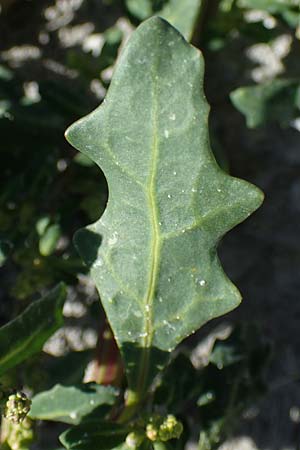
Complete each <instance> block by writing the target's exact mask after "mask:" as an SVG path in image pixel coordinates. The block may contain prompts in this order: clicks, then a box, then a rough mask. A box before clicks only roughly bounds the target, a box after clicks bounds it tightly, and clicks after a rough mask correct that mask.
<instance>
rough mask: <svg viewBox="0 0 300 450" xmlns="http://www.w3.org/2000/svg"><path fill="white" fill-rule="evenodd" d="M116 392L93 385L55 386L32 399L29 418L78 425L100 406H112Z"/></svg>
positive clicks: (105, 387) (107, 387) (108, 387)
mask: <svg viewBox="0 0 300 450" xmlns="http://www.w3.org/2000/svg"><path fill="white" fill-rule="evenodd" d="M117 395H118V391H117V390H116V389H115V388H113V387H111V386H100V385H98V384H95V383H91V384H86V385H82V386H62V385H61V384H57V385H56V386H54V387H53V388H52V389H50V390H49V391H44V392H41V393H40V394H37V395H36V396H35V397H34V398H33V399H32V405H31V410H30V417H31V418H33V419H41V420H55V421H58V422H65V423H70V424H79V423H80V422H81V420H82V418H83V417H84V416H86V415H87V414H90V413H91V412H92V411H93V410H95V408H98V407H99V406H102V405H113V404H114V403H115V401H116V396H117Z"/></svg>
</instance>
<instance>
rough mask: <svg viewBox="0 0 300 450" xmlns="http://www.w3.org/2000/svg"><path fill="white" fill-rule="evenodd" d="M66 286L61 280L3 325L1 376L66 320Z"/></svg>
mask: <svg viewBox="0 0 300 450" xmlns="http://www.w3.org/2000/svg"><path fill="white" fill-rule="evenodd" d="M64 301H65V287H64V285H63V284H62V283H61V284H59V285H58V286H57V287H56V288H54V289H53V290H52V291H50V292H49V293H48V294H47V295H45V296H44V297H42V298H41V299H39V300H37V301H35V302H33V303H32V304H31V305H30V306H29V307H28V308H27V309H26V310H25V311H24V312H23V313H22V314H21V315H20V316H18V317H16V318H15V319H14V320H12V321H11V322H9V323H8V324H6V325H4V326H3V327H2V328H0V376H1V375H3V373H4V372H6V371H7V370H8V369H11V368H12V367H14V366H16V365H17V364H19V363H21V362H22V361H24V360H25V359H27V358H29V357H30V356H32V355H33V354H35V353H37V352H39V351H40V350H41V349H42V347H43V345H44V343H45V342H46V340H47V339H48V338H49V337H50V336H51V335H52V334H53V333H54V332H55V331H56V330H57V329H58V328H60V327H61V326H62V324H63V316H62V308H63V303H64Z"/></svg>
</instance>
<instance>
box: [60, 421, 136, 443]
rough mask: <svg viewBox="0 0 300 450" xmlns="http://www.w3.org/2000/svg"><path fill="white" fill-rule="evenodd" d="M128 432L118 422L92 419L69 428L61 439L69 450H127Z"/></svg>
mask: <svg viewBox="0 0 300 450" xmlns="http://www.w3.org/2000/svg"><path fill="white" fill-rule="evenodd" d="M128 432H129V429H128V428H126V427H123V426H121V425H118V424H117V423H109V422H99V420H90V421H88V422H84V423H82V424H81V425H78V426H77V427H72V428H69V429H68V430H67V431H65V432H64V433H63V434H61V435H60V437H59V439H60V441H61V443H62V444H63V445H64V446H65V447H66V448H67V449H68V450H113V449H114V450H117V449H120V450H121V449H122V450H127V446H125V444H124V442H125V439H126V436H127V434H128ZM128 450H129V449H128Z"/></svg>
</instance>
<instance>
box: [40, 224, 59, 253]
mask: <svg viewBox="0 0 300 450" xmlns="http://www.w3.org/2000/svg"><path fill="white" fill-rule="evenodd" d="M60 236H61V228H60V226H59V225H58V224H53V225H50V226H49V227H48V228H47V229H46V231H45V233H44V234H43V236H42V237H41V238H40V242H39V250H40V254H41V255H43V256H49V255H51V253H53V252H54V250H55V248H56V244H57V242H58V239H59V238H60Z"/></svg>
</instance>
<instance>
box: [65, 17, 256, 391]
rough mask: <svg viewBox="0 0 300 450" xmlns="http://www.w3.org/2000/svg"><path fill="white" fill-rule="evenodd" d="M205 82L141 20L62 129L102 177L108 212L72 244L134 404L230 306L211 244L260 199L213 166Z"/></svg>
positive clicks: (158, 24)
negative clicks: (178, 351) (91, 99)
mask: <svg viewBox="0 0 300 450" xmlns="http://www.w3.org/2000/svg"><path fill="white" fill-rule="evenodd" d="M203 74H204V61H203V57H202V55H201V53H200V52H199V51H198V50H197V49H195V48H194V47H192V46H190V45H189V44H188V43H187V42H186V41H185V40H184V38H183V37H182V36H181V35H180V34H179V33H178V31H177V30H175V29H174V28H173V27H172V26H170V25H169V24H168V23H167V22H166V21H164V20H163V19H160V18H158V17H154V18H151V19H149V20H147V21H146V22H144V23H143V24H142V25H141V26H140V27H139V28H138V29H137V31H136V32H135V33H133V35H132V37H131V39H130V41H129V43H128V44H127V47H126V48H125V49H124V51H123V53H122V55H121V57H120V58H119V60H118V64H117V66H116V68H115V72H114V77H113V79H112V82H111V85H110V88H109V90H108V94H107V96H106V100H105V101H104V102H103V104H102V105H101V106H100V107H99V108H97V109H96V110H95V111H94V112H93V113H91V114H90V115H88V116H87V117H85V118H84V119H82V120H80V121H78V122H77V123H75V124H74V125H72V126H71V127H70V128H69V129H68V130H67V133H66V136H67V139H68V140H69V141H70V143H71V144H73V145H74V146H75V147H76V148H77V149H79V150H81V151H82V152H83V153H84V154H86V155H88V156H89V157H90V158H91V159H93V160H94V161H95V162H96V163H97V164H98V165H99V166H101V168H102V169H103V171H104V173H105V175H106V178H107V182H108V188H109V201H108V205H107V208H106V211H105V212H104V214H103V216H102V217H101V219H100V220H99V221H98V222H95V223H94V224H93V225H90V226H89V227H87V228H86V229H85V230H82V231H80V232H79V233H77V235H76V237H75V244H76V245H77V247H78V249H79V252H80V254H81V255H82V257H83V259H84V261H85V262H86V263H87V265H88V266H89V267H90V269H91V275H92V278H93V279H94V281H95V283H96V286H97V288H98V290H99V292H100V294H101V299H102V302H103V305H104V308H105V310H106V313H107V316H108V319H109V321H110V324H111V326H112V329H113V332H114V335H115V337H116V340H117V342H118V345H119V346H120V349H121V351H122V354H123V357H124V360H125V365H126V369H127V375H128V379H129V385H130V387H131V388H132V390H133V391H136V393H137V397H138V398H140V397H141V396H142V395H143V394H144V392H145V391H146V389H147V387H148V386H149V384H150V383H151V381H152V379H153V376H154V375H156V374H157V372H158V370H160V369H161V368H162V367H163V366H164V365H165V364H166V362H167V360H168V358H169V356H168V353H169V352H170V351H171V350H173V349H174V348H175V347H176V345H177V344H178V343H180V342H181V341H182V340H183V339H184V338H185V337H187V336H188V335H190V334H191V333H193V332H194V331H195V330H197V329H198V328H199V327H201V326H202V325H204V324H205V323H206V322H207V321H208V320H211V319H213V318H214V317H218V316H220V315H222V314H225V313H226V312H228V311H230V310H232V309H233V308H235V307H236V306H237V305H238V304H239V303H240V301H241V296H240V293H239V292H238V290H237V289H236V287H235V286H234V285H233V284H232V283H231V282H230V280H229V279H228V278H227V277H226V275H225V274H224V272H223V269H222V267H221V264H220V262H219V259H218V256H217V253H216V247H217V245H218V242H219V241H220V239H221V237H222V236H223V235H224V234H225V233H226V232H227V231H229V230H230V229H231V228H233V227H234V226H235V225H237V224H238V223H240V222H241V221H243V220H244V219H246V218H247V217H248V216H249V215H250V214H251V212H253V211H254V210H255V209H257V208H258V207H259V206H260V204H261V202H262V199H263V195H262V193H261V191H260V190H259V189H257V188H256V187H254V186H252V185H251V184H249V183H247V182H246V181H242V180H239V179H237V178H233V177H231V176H229V175H228V174H226V173H225V172H223V171H222V170H221V169H220V168H219V166H218V165H217V163H216V161H215V159H214V156H213V154H212V152H211V150H210V145H209V135H208V126H207V124H208V112H209V108H208V105H207V102H206V99H205V97H204V92H203Z"/></svg>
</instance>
